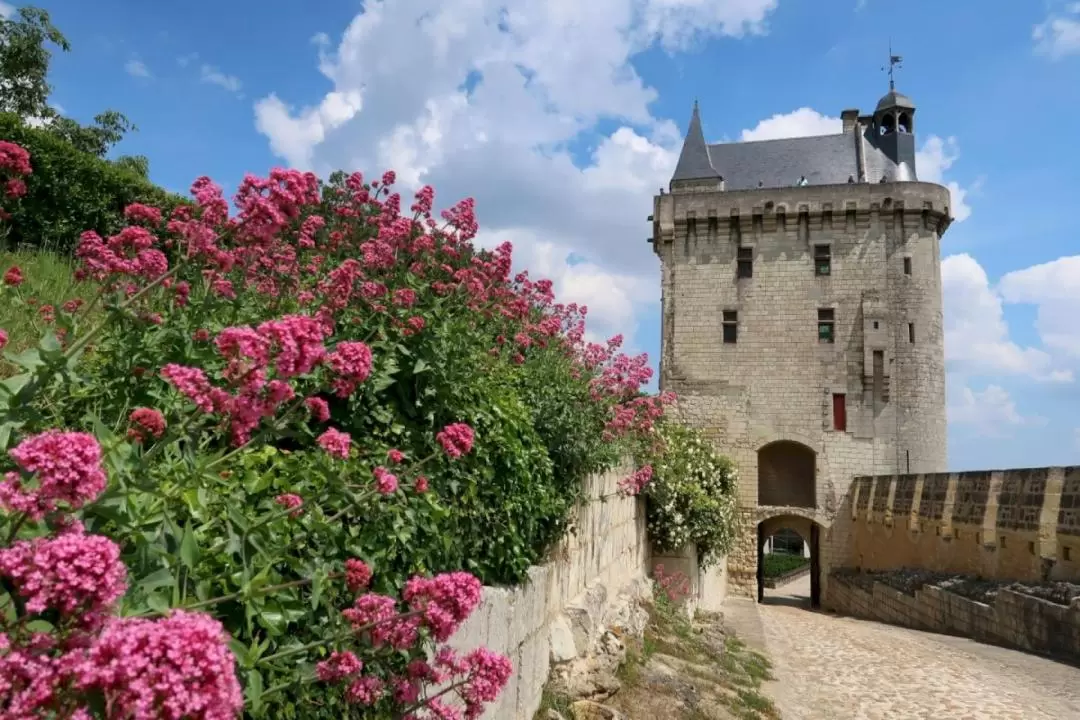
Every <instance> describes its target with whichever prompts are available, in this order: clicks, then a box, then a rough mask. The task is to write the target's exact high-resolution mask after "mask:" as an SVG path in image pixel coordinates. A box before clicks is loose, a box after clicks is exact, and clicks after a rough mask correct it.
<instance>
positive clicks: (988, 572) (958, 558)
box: [826, 467, 1080, 603]
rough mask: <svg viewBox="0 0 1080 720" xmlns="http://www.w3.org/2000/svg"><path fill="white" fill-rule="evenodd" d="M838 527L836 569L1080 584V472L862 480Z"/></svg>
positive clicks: (851, 493)
mask: <svg viewBox="0 0 1080 720" xmlns="http://www.w3.org/2000/svg"><path fill="white" fill-rule="evenodd" d="M837 519H838V520H843V521H845V522H846V523H847V528H846V530H847V533H846V542H845V543H842V544H841V543H838V542H833V543H832V544H831V550H832V555H833V557H832V566H833V567H842V566H845V567H856V568H862V569H864V570H888V569H895V568H901V567H910V568H921V569H926V570H934V571H939V572H950V573H964V574H971V575H979V576H981V577H984V578H988V579H995V580H1019V581H1044V580H1068V581H1072V582H1076V581H1080V467H1056V468H1029V469H1019V470H993V471H977V472H962V473H937V474H927V475H879V476H870V477H858V478H855V480H854V482H853V483H852V486H851V489H850V491H849V493H848V495H847V497H846V498H845V502H844V505H843V507H842V508H841V510H840V511H839V513H838V518H837ZM826 602H827V603H828V599H826Z"/></svg>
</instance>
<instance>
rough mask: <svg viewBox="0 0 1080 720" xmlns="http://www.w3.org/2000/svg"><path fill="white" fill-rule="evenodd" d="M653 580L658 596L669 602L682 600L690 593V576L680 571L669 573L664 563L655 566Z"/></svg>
mask: <svg viewBox="0 0 1080 720" xmlns="http://www.w3.org/2000/svg"><path fill="white" fill-rule="evenodd" d="M653 581H654V582H655V583H656V586H655V590H656V593H657V596H658V598H661V599H663V600H664V601H667V602H669V603H679V602H682V600H683V599H684V598H686V597H687V596H689V595H690V589H691V588H690V578H688V577H686V575H685V574H683V573H681V572H678V571H675V572H673V573H668V572H667V571H665V570H664V566H663V565H662V564H658V565H657V566H656V567H654V568H653Z"/></svg>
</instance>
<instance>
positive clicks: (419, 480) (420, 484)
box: [414, 475, 428, 493]
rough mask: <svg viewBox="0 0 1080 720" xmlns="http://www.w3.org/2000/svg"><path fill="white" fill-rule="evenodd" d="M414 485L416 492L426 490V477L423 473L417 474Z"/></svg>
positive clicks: (424, 491)
mask: <svg viewBox="0 0 1080 720" xmlns="http://www.w3.org/2000/svg"><path fill="white" fill-rule="evenodd" d="M414 487H415V488H416V492H418V493H426V492H427V491H428V479H427V478H426V477H424V476H423V475H417V476H416V482H415V484H414Z"/></svg>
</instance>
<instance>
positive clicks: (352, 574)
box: [345, 558, 371, 593]
mask: <svg viewBox="0 0 1080 720" xmlns="http://www.w3.org/2000/svg"><path fill="white" fill-rule="evenodd" d="M369 583H371V567H370V566H368V564H367V563H366V562H364V561H363V560H359V559H357V558H349V559H348V560H346V561H345V585H346V586H347V587H348V588H349V590H350V591H351V592H354V593H355V592H359V591H360V590H363V589H364V588H366V587H367V586H368V584H369Z"/></svg>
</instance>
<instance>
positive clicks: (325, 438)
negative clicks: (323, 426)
mask: <svg viewBox="0 0 1080 720" xmlns="http://www.w3.org/2000/svg"><path fill="white" fill-rule="evenodd" d="M316 442H318V443H319V447H321V448H322V449H323V450H325V451H326V453H327V454H328V455H330V456H331V457H336V458H341V459H342V460H344V459H346V458H348V457H349V447H350V445H351V443H352V438H351V437H349V434H348V433H343V432H341V431H340V430H335V429H334V428H330V429H329V430H327V431H326V432H324V433H323V434H322V435H320V436H319V437H318V439H317V440H316Z"/></svg>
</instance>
